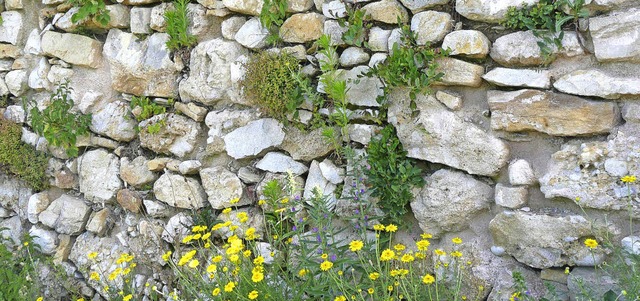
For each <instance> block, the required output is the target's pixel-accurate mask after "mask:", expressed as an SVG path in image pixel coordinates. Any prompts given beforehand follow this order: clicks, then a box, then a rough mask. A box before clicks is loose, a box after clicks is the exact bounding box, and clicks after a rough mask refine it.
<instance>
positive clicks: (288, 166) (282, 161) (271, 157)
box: [256, 152, 309, 176]
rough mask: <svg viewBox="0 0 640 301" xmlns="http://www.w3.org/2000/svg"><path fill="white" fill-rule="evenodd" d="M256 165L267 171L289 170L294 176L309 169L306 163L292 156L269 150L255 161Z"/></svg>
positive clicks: (284, 171)
mask: <svg viewBox="0 0 640 301" xmlns="http://www.w3.org/2000/svg"><path fill="white" fill-rule="evenodd" d="M256 167H257V168H259V169H261V170H264V171H269V172H280V173H286V172H288V171H290V172H292V173H293V174H294V175H296V176H299V175H301V174H303V173H305V172H307V170H309V168H308V167H307V166H306V165H304V164H302V163H300V162H296V161H295V160H293V158H291V157H289V156H287V155H285V154H283V153H278V152H270V153H267V154H266V155H264V157H263V158H262V159H260V161H258V163H256Z"/></svg>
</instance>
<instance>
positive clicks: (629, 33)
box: [589, 8, 640, 62]
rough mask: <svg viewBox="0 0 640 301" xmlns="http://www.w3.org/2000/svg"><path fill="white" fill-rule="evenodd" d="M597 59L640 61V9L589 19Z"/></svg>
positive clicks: (602, 60) (604, 60)
mask: <svg viewBox="0 0 640 301" xmlns="http://www.w3.org/2000/svg"><path fill="white" fill-rule="evenodd" d="M589 31H590V32H591V38H592V39H593V48H594V50H595V55H596V59H598V61H600V62H612V61H640V9H637V8H636V9H630V10H626V11H622V12H617V13H612V14H610V15H607V16H602V17H595V18H591V19H589Z"/></svg>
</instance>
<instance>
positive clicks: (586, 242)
mask: <svg viewBox="0 0 640 301" xmlns="http://www.w3.org/2000/svg"><path fill="white" fill-rule="evenodd" d="M584 245H585V246H587V247H589V249H595V248H597V247H598V242H597V241H596V240H595V239H592V238H587V239H585V240H584Z"/></svg>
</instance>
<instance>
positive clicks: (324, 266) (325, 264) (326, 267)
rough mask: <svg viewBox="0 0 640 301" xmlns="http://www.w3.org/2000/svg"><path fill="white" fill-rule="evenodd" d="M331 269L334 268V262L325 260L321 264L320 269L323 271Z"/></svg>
mask: <svg viewBox="0 0 640 301" xmlns="http://www.w3.org/2000/svg"><path fill="white" fill-rule="evenodd" d="M331 267H333V262H331V261H328V260H325V261H323V262H322V263H321V264H320V269H321V270H323V271H325V272H326V271H328V270H329V269H331Z"/></svg>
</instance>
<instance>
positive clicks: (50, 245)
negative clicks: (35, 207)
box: [29, 225, 58, 255]
mask: <svg viewBox="0 0 640 301" xmlns="http://www.w3.org/2000/svg"><path fill="white" fill-rule="evenodd" d="M29 235H30V236H31V237H33V243H34V244H36V245H37V246H38V247H39V251H40V252H42V253H43V254H47V255H52V254H53V253H55V252H56V249H57V248H58V233H56V232H54V231H51V230H46V229H43V228H41V227H39V226H37V225H36V226H33V227H31V229H29Z"/></svg>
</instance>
